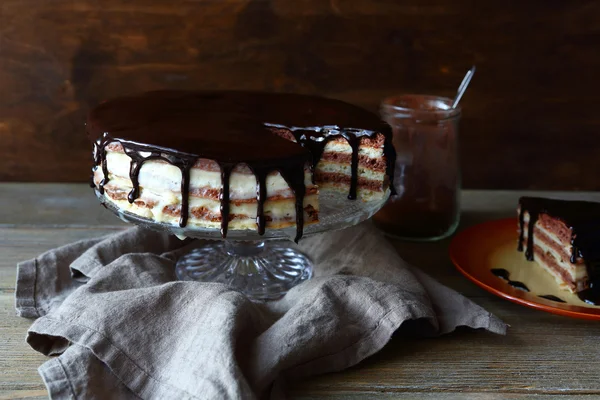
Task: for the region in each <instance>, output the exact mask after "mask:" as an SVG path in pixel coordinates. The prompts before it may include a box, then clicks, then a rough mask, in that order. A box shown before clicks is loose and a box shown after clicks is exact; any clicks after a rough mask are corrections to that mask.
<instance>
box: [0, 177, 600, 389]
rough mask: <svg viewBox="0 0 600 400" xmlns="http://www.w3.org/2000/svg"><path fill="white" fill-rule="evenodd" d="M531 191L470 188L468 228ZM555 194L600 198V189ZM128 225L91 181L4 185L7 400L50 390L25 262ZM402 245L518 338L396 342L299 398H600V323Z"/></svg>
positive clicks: (439, 254) (0, 264) (0, 383)
mask: <svg viewBox="0 0 600 400" xmlns="http://www.w3.org/2000/svg"><path fill="white" fill-rule="evenodd" d="M538 193H539V192H538ZM522 194H524V193H523V192H506V191H502V192H497V191H465V192H464V194H463V221H462V223H461V225H462V227H465V226H468V225H472V224H474V223H477V222H481V221H484V220H488V219H493V218H500V217H506V216H512V215H514V214H515V211H514V208H515V204H516V201H517V198H518V197H519V196H520V195H522ZM542 194H544V193H542ZM552 194H553V195H557V194H558V195H561V196H563V197H565V198H576V197H577V198H587V199H594V200H597V201H600V194H599V193H586V194H582V193H552ZM123 227H124V224H123V223H122V222H121V221H119V220H118V219H117V218H115V217H114V216H113V215H112V214H110V213H109V212H108V211H106V210H104V208H102V207H99V206H98V204H97V200H96V199H95V197H94V195H93V194H92V192H91V190H90V189H89V188H88V187H87V186H86V185H83V184H79V185H69V184H0V254H1V257H0V399H6V398H10V399H12V398H46V396H47V394H46V390H45V388H44V385H43V383H42V380H41V378H40V376H39V375H38V373H37V367H38V366H39V365H40V364H42V363H43V362H44V361H45V360H46V357H44V356H42V355H40V354H38V353H36V352H35V351H33V350H32V349H31V348H30V347H29V346H28V345H27V344H26V343H25V340H24V338H25V333H26V331H27V328H28V327H29V325H30V324H31V321H29V320H26V319H23V318H19V317H17V316H16V315H15V311H14V298H13V296H14V284H15V276H16V268H15V266H16V264H17V262H18V261H20V260H24V259H28V258H32V257H34V256H36V255H37V254H39V253H41V252H43V251H45V250H47V249H50V248H53V247H56V246H60V245H62V244H65V243H68V242H71V241H75V240H77V239H81V238H86V237H94V236H99V235H102V234H105V233H108V232H113V231H117V230H119V229H122V228H123ZM393 243H394V245H395V246H396V248H397V249H398V252H399V253H400V254H401V255H402V256H403V257H404V258H405V259H407V260H408V261H410V262H412V263H413V264H415V265H417V266H419V267H421V268H422V269H423V270H425V271H427V272H428V273H429V274H430V275H432V276H433V277H435V278H436V279H438V280H439V281H441V282H442V283H444V284H445V285H447V286H450V287H452V288H454V289H455V290H457V291H459V292H461V293H463V294H464V295H466V296H467V297H469V298H470V299H472V300H473V301H475V302H476V303H478V304H480V305H481V306H483V307H485V308H487V309H488V310H490V311H491V312H493V313H495V314H496V315H497V316H498V317H500V318H502V319H503V320H504V321H505V322H506V323H508V324H509V325H510V326H511V327H510V329H509V332H508V335H507V336H504V337H503V336H497V335H493V334H489V333H486V332H482V331H470V330H463V329H461V330H459V331H457V332H455V333H453V334H450V335H446V336H443V337H440V338H435V339H406V338H394V339H392V340H391V342H390V343H389V344H388V345H387V346H386V347H385V348H384V349H383V350H382V351H381V352H380V353H378V354H376V355H374V356H373V357H371V358H369V359H367V360H365V361H364V362H362V363H361V364H359V365H357V366H355V367H353V368H350V369H349V370H346V371H343V372H339V373H334V374H329V375H325V376H320V377H316V378H314V379H312V380H310V381H306V382H302V383H300V384H297V385H296V386H295V387H293V388H292V390H291V394H292V397H293V398H297V399H322V398H330V399H342V398H343V399H364V398H371V399H373V398H375V399H389V398H397V397H400V396H402V397H407V398H414V399H464V398H474V399H506V398H511V399H512V398H522V397H525V396H533V395H536V396H537V397H536V398H541V399H551V398H565V396H567V397H572V396H575V395H580V396H582V397H583V396H585V397H586V398H596V396H598V398H600V379H599V378H598V375H599V373H598V371H600V352H598V351H596V350H595V349H596V347H600V323H597V322H590V321H581V320H575V319H569V318H566V317H560V316H555V315H552V314H548V313H544V312H541V311H535V310H532V309H528V308H525V307H522V306H519V305H516V304H513V303H510V302H508V301H505V300H502V299H500V298H498V297H495V296H493V295H491V294H489V293H487V292H485V291H484V290H482V289H480V288H478V287H477V286H475V285H474V284H472V283H470V282H469V281H467V280H466V279H465V278H463V277H462V275H460V274H459V273H458V272H457V271H456V270H455V269H454V267H453V266H452V264H451V263H450V260H449V259H448V256H447V247H448V243H449V240H446V241H442V242H438V243H403V242H399V241H393ZM424 250H425V251H424Z"/></svg>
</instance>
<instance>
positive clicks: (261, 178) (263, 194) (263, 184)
mask: <svg viewBox="0 0 600 400" xmlns="http://www.w3.org/2000/svg"><path fill="white" fill-rule="evenodd" d="M250 169H251V170H252V172H253V173H254V175H255V176H256V209H257V211H256V228H257V231H258V234H259V235H264V234H265V228H266V226H267V221H266V220H267V219H266V217H265V211H264V208H265V201H266V200H267V174H268V171H267V170H264V169H262V168H256V167H254V168H253V167H250Z"/></svg>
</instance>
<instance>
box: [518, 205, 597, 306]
mask: <svg viewBox="0 0 600 400" xmlns="http://www.w3.org/2000/svg"><path fill="white" fill-rule="evenodd" d="M518 212H519V244H518V250H519V251H525V257H526V258H527V259H528V260H529V261H533V260H535V261H536V262H537V263H538V264H539V265H540V266H541V267H542V268H544V269H545V270H546V271H548V272H549V273H550V274H552V275H553V276H554V278H555V279H556V282H557V283H558V285H559V286H560V287H561V288H563V289H565V290H568V291H570V292H572V293H577V295H578V296H579V297H580V298H581V299H582V300H584V301H586V302H588V303H591V304H600V303H599V302H600V290H599V286H600V275H599V273H600V269H599V266H600V265H599V263H600V203H594V202H587V201H567V200H554V199H546V198H540V197H522V198H521V199H520V200H519V208H518Z"/></svg>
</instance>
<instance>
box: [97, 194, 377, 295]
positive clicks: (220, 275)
mask: <svg viewBox="0 0 600 400" xmlns="http://www.w3.org/2000/svg"><path fill="white" fill-rule="evenodd" d="M96 195H97V196H98V198H99V199H100V201H101V202H102V203H103V204H104V205H105V206H106V208H107V209H108V210H110V211H112V212H113V213H115V214H116V215H118V216H119V218H121V219H122V220H123V221H125V222H127V223H133V224H136V225H141V226H144V227H147V228H150V229H154V230H160V231H165V232H168V233H171V234H173V235H177V236H178V237H188V238H195V239H205V240H207V241H206V242H203V243H199V246H198V247H196V248H194V249H193V250H191V251H190V252H189V253H187V254H185V255H183V256H181V257H180V258H179V259H178V260H177V264H176V267H175V272H176V275H177V278H178V279H179V280H183V281H197V282H220V283H225V284H227V285H228V286H230V287H231V288H232V289H234V290H237V291H239V292H242V293H244V294H245V295H246V296H248V297H249V298H250V299H252V300H255V301H265V300H274V299H277V298H280V297H281V296H283V295H284V294H285V293H287V291H288V290H290V289H291V288H292V287H294V286H296V285H298V284H299V283H302V282H303V281H305V280H307V279H310V278H311V277H312V273H313V263H312V261H311V259H310V257H309V255H307V254H305V253H303V252H302V251H300V250H299V249H298V247H297V246H296V245H295V243H293V241H292V240H291V239H292V238H293V237H294V236H295V234H296V227H295V226H293V227H291V228H286V229H268V228H267V231H266V232H265V234H264V235H262V236H261V235H259V234H258V233H257V232H256V231H254V230H241V231H240V230H230V231H229V232H228V233H227V238H226V239H222V238H221V234H220V232H219V230H218V229H209V228H202V227H197V226H194V225H193V224H188V225H187V226H186V227H184V228H181V227H179V226H176V225H171V224H168V223H160V222H156V221H153V220H150V219H148V218H144V217H141V216H139V215H136V214H133V213H130V212H127V211H123V210H122V209H120V208H119V207H117V206H116V205H115V204H114V203H112V202H111V201H110V200H109V199H107V198H105V197H104V196H103V195H101V194H100V193H99V192H98V191H96ZM388 196H389V193H386V195H385V196H384V198H383V199H380V200H373V201H362V200H348V199H347V197H346V195H345V194H342V193H338V192H333V191H327V190H322V191H321V192H320V194H319V207H320V211H319V222H318V223H316V224H312V225H305V226H304V236H303V237H307V236H309V235H314V234H317V233H322V232H327V231H331V230H336V229H343V228H348V227H350V226H354V225H356V224H358V223H360V222H362V221H364V220H366V219H368V218H370V217H371V216H372V215H373V214H375V213H376V212H377V211H378V210H379V209H380V208H381V207H382V206H383V205H384V204H385V202H386V201H387V198H388ZM215 241H216V242H215Z"/></svg>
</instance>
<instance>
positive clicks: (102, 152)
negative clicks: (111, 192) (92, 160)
mask: <svg viewBox="0 0 600 400" xmlns="http://www.w3.org/2000/svg"><path fill="white" fill-rule="evenodd" d="M100 159H101V165H102V175H103V177H102V181H100V185H99V186H98V190H99V191H100V194H104V186H106V184H107V183H108V181H109V178H108V165H107V163H106V148H104V147H102V148H101V149H100Z"/></svg>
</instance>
